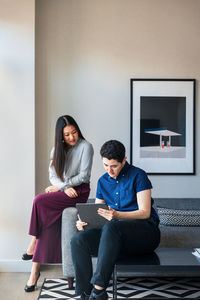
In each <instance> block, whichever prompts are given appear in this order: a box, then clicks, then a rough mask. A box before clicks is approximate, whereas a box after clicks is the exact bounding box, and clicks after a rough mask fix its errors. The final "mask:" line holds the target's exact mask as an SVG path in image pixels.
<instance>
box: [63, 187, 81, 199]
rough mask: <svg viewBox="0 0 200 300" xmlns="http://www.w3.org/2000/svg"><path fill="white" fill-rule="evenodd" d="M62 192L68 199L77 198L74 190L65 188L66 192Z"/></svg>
mask: <svg viewBox="0 0 200 300" xmlns="http://www.w3.org/2000/svg"><path fill="white" fill-rule="evenodd" d="M64 192H65V194H67V196H68V197H70V198H76V197H78V194H77V191H76V190H75V189H74V188H72V187H70V188H67V189H66V190H64Z"/></svg>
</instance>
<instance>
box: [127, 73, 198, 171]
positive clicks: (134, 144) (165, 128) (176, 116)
mask: <svg viewBox="0 0 200 300" xmlns="http://www.w3.org/2000/svg"><path fill="white" fill-rule="evenodd" d="M195 90H196V80H195V79H172V78H170V79H169V78H162V79H159V78H131V79H130V163H131V164H133V165H135V166H137V167H140V168H142V169H144V170H145V171H146V172H147V174H149V175H195V171H196V170H195Z"/></svg>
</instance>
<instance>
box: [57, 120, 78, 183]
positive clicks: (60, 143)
mask: <svg viewBox="0 0 200 300" xmlns="http://www.w3.org/2000/svg"><path fill="white" fill-rule="evenodd" d="M70 125H72V126H74V127H75V128H76V130H77V131H78V136H79V138H82V139H84V137H83V135H82V133H81V131H80V128H79V126H78V124H77V123H76V121H75V120H74V119H73V118H72V117H71V116H68V115H65V116H61V117H59V118H58V120H57V122H56V129H55V147H54V155H53V162H52V165H53V166H54V169H55V171H56V174H57V176H58V177H59V178H60V179H61V180H62V181H64V178H63V171H64V167H65V155H66V153H67V151H68V150H69V147H68V145H67V144H66V143H65V141H64V138H63V128H64V127H65V126H70Z"/></svg>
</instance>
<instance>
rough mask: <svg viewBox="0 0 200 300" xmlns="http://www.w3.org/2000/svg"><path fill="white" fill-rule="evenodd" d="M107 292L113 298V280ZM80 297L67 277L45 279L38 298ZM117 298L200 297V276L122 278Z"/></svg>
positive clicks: (155, 299) (118, 286) (62, 298)
mask: <svg viewBox="0 0 200 300" xmlns="http://www.w3.org/2000/svg"><path fill="white" fill-rule="evenodd" d="M107 292H108V295H109V298H112V281H111V282H110V284H109V286H108V288H107ZM42 299H45V300H52V299H54V300H64V299H65V300H66V299H79V296H76V295H75V291H74V289H73V290H70V289H69V288H68V285H67V280H66V279H45V280H44V282H43V285H42V287H41V291H40V294H39V297H38V300H42ZM117 299H124V300H125V299H151V300H158V299H168V300H169V299H170V300H171V299H200V278H121V279H119V281H118V285H117Z"/></svg>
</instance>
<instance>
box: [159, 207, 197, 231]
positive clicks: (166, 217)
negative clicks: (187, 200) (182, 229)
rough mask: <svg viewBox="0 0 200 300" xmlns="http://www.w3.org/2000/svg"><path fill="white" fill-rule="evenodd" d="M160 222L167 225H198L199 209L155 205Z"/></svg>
mask: <svg viewBox="0 0 200 300" xmlns="http://www.w3.org/2000/svg"><path fill="white" fill-rule="evenodd" d="M157 211H158V215H159V218H160V224H162V225H167V226H200V210H184V209H169V208H164V207H157Z"/></svg>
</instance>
